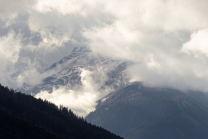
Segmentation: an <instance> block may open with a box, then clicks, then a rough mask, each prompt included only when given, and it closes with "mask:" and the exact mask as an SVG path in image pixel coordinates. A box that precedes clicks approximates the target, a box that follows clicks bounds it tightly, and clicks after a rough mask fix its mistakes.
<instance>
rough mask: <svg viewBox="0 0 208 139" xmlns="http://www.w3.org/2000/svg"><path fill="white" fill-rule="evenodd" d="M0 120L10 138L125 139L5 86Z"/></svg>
mask: <svg viewBox="0 0 208 139" xmlns="http://www.w3.org/2000/svg"><path fill="white" fill-rule="evenodd" d="M6 117H7V119H6ZM0 120H1V121H0V122H1V123H0V124H1V126H0V134H1V135H2V136H4V135H5V136H6V137H8V136H9V135H15V136H16V137H15V138H21V137H24V138H32V137H30V136H33V137H34V136H35V135H36V134H39V137H37V136H36V137H34V138H59V137H61V138H68V139H121V137H119V136H116V135H115V134H113V133H110V132H109V131H107V130H105V129H103V128H101V127H98V126H95V125H91V124H90V123H87V122H86V120H85V119H84V118H82V117H78V116H76V115H75V114H74V113H73V112H72V111H71V110H70V109H68V108H66V107H63V106H60V107H57V106H56V105H54V104H53V103H50V102H48V101H46V100H42V99H36V98H34V97H33V96H30V95H26V94H22V93H21V92H16V91H14V90H13V89H9V88H8V87H4V86H2V85H1V84H0ZM9 121H13V122H9ZM2 122H3V123H2ZM9 127H10V128H9ZM9 133H10V134H9ZM17 133H19V134H17ZM16 134H17V135H16ZM18 136H19V137H18ZM27 136H28V137H27ZM0 137H1V136H0ZM8 138H9V137H8Z"/></svg>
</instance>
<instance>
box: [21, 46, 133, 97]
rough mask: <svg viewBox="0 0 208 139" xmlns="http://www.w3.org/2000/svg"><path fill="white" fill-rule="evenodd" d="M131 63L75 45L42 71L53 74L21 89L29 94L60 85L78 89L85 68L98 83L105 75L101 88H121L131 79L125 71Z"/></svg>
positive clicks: (50, 89) (49, 89)
mask: <svg viewBox="0 0 208 139" xmlns="http://www.w3.org/2000/svg"><path fill="white" fill-rule="evenodd" d="M131 64H132V63H130V62H128V61H120V60H113V59H110V58H104V57H102V56H99V55H92V54H91V51H90V50H89V49H88V48H86V47H75V48H74V50H73V51H72V52H71V54H70V55H68V56H66V57H64V58H63V59H61V60H60V61H59V62H57V63H54V64H53V65H52V66H50V67H49V68H48V69H47V70H45V72H43V73H42V74H47V73H51V74H49V76H47V77H45V78H44V79H43V81H42V83H41V84H39V85H37V86H35V87H29V89H26V88H23V89H21V90H20V91H22V92H24V93H27V94H31V93H33V94H37V93H39V92H40V91H41V90H42V91H43V90H47V91H49V92H51V91H52V89H53V87H56V88H58V87H59V86H68V87H69V88H70V89H76V88H78V87H79V86H81V84H82V83H81V76H80V75H81V73H82V71H83V70H88V71H91V72H92V73H93V75H92V76H93V78H94V80H95V82H97V83H99V82H102V81H103V80H104V78H102V76H105V80H104V83H102V84H100V87H101V88H103V87H106V86H111V87H113V88H119V87H120V86H123V85H126V84H127V83H128V80H129V79H128V77H127V76H126V75H125V73H124V71H125V70H126V68H127V67H129V66H130V65H131ZM102 74H104V75H102ZM95 76H97V77H95ZM99 76H100V77H101V78H102V79H101V78H100V77H99Z"/></svg>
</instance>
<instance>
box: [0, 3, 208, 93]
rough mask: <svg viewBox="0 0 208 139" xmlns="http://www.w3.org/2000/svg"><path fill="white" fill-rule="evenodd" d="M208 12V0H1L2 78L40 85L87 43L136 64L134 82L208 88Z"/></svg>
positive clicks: (99, 51) (0, 80)
mask: <svg viewBox="0 0 208 139" xmlns="http://www.w3.org/2000/svg"><path fill="white" fill-rule="evenodd" d="M207 13H208V1H207V0H198V1H196V0H183V1H181V0H128V1H127V0H99V1H95V0H18V1H17V0H7V1H5V0H0V62H1V66H0V83H1V84H2V85H5V86H9V87H11V88H20V87H22V86H23V85H24V83H25V82H27V83H28V84H30V85H32V86H33V85H36V84H38V83H39V82H40V80H41V79H43V78H44V77H46V75H42V74H41V72H42V71H43V70H44V69H45V68H47V67H48V66H50V65H52V64H53V63H54V62H57V61H59V60H60V59H62V58H63V57H64V56H67V55H68V54H69V53H70V52H71V51H72V50H73V48H74V47H77V46H86V47H88V48H90V49H91V50H92V52H93V53H95V54H100V55H103V56H106V57H110V58H114V59H121V60H129V61H131V62H133V63H135V65H134V66H133V67H131V68H130V69H128V71H127V73H128V75H129V76H130V77H131V81H132V82H133V81H143V82H144V83H146V84H149V85H153V86H162V87H172V88H176V89H180V90H187V89H189V90H199V91H205V92H207V91H208V86H207V84H208V16H207ZM37 77H41V78H37Z"/></svg>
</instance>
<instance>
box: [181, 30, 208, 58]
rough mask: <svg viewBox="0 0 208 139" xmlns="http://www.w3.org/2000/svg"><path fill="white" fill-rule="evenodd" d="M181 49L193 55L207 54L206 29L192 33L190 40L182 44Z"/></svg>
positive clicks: (207, 34) (207, 32)
mask: <svg viewBox="0 0 208 139" xmlns="http://www.w3.org/2000/svg"><path fill="white" fill-rule="evenodd" d="M181 51H182V52H185V53H188V54H194V56H200V55H201V54H204V55H206V56H208V29H203V30H199V31H197V32H194V33H192V34H191V40H190V41H188V42H186V43H184V44H183V47H182V49H181Z"/></svg>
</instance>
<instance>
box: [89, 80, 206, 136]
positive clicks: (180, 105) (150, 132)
mask: <svg viewBox="0 0 208 139" xmlns="http://www.w3.org/2000/svg"><path fill="white" fill-rule="evenodd" d="M193 94H195V93H194V92H192V93H183V92H181V91H178V90H174V89H167V88H153V87H145V86H144V85H143V84H142V83H133V84H131V85H129V86H127V87H124V88H122V89H119V90H117V91H116V92H114V93H111V94H110V95H108V96H107V97H105V98H103V99H101V100H99V102H98V105H97V107H96V111H94V112H92V113H90V114H89V115H88V116H87V117H86V120H87V121H88V122H91V123H93V124H96V125H98V126H102V127H104V128H105V129H108V130H110V131H112V132H114V133H116V134H118V135H121V136H123V137H124V138H125V139H196V138H200V139H206V138H208V132H207V131H208V105H207V104H208V103H207V102H206V100H208V99H206V100H205V98H206V95H203V94H202V93H201V94H200V95H201V96H198V97H195V96H194V95H193ZM202 98H203V101H202Z"/></svg>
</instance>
